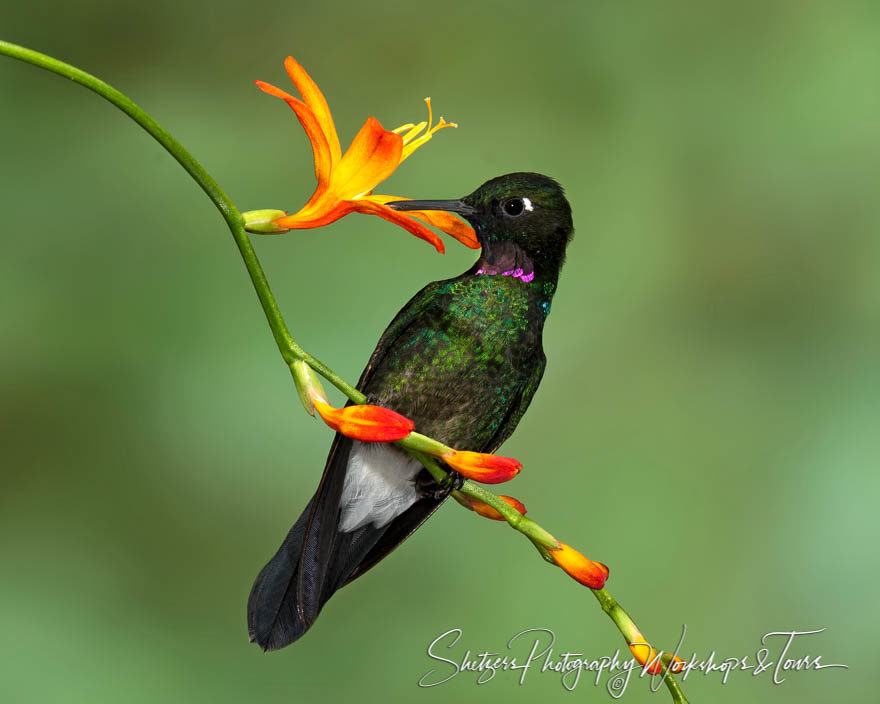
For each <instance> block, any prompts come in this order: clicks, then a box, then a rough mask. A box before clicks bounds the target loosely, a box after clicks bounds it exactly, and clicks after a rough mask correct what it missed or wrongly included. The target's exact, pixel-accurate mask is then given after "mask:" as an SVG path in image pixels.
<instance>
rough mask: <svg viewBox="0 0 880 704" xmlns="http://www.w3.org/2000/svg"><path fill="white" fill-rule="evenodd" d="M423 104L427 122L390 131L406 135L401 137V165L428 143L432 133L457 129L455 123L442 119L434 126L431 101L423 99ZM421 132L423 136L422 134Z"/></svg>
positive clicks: (410, 124) (402, 126)
mask: <svg viewBox="0 0 880 704" xmlns="http://www.w3.org/2000/svg"><path fill="white" fill-rule="evenodd" d="M425 104H426V105H427V106H428V121H427V122H420V123H419V124H417V125H413V124H412V123H409V124H406V125H401V126H400V127H398V128H397V129H396V130H392V131H393V132H394V133H396V134H400V133H401V132H403V131H404V130H406V134H404V135H403V152H402V153H401V155H400V161H401V163H403V161H404V160H405V159H406V158H407V157H408V156H409V155H410V154H412V153H413V152H414V151H415V150H416V149H418V148H419V147H421V146H422V145H423V144H424V143H425V142H427V141H429V140H430V139H431V137H433V136H434V133H435V132H437V131H438V130H442V129H443V128H444V127H458V125H457V124H456V123H455V122H446V120H444V119H443V118H442V117H441V118H440V120H439V122H438V123H437V124H436V125H435V124H434V111H433V109H432V108H431V99H430V98H425ZM426 128H427V129H426ZM423 131H424V134H422V132H423ZM420 135H421V136H420Z"/></svg>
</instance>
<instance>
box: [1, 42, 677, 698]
mask: <svg viewBox="0 0 880 704" xmlns="http://www.w3.org/2000/svg"><path fill="white" fill-rule="evenodd" d="M0 54H5V55H6V56H10V57H12V58H14V59H19V60H20V61H24V62H25V63H29V64H33V65H34V66H38V67H40V68H43V69H46V70H47V71H51V72H52V73H57V74H58V75H60V76H64V77H65V78H69V79H71V80H73V81H76V82H77V83H79V84H80V85H82V86H85V87H86V88H88V89H89V90H91V91H93V92H95V93H97V94H98V95H100V96H101V97H103V98H105V99H106V100H108V101H109V102H110V103H112V104H113V105H115V106H116V107H118V108H119V109H120V110H122V111H123V112H124V113H125V114H126V115H128V116H129V117H130V118H131V119H132V120H134V121H135V122H136V123H138V124H139V125H140V126H141V127H143V128H144V129H145V130H146V131H147V132H148V133H149V134H150V135H151V136H152V137H153V138H154V139H155V140H156V141H157V142H159V144H161V145H162V146H163V147H165V149H166V150H167V151H168V153H169V154H171V156H173V157H174V159H176V160H177V162H178V163H179V164H180V165H181V166H182V167H183V168H184V169H186V171H187V173H189V175H190V176H192V178H193V180H195V182H196V183H198V184H199V186H201V187H202V190H203V191H204V192H205V193H206V194H207V196H208V198H210V199H211V201H212V202H213V203H214V205H215V206H217V209H218V210H219V211H220V214H221V215H222V216H223V218H224V220H226V224H227V225H228V226H229V230H230V231H231V232H232V236H233V237H234V238H235V243H236V245H238V251H239V252H240V253H241V257H242V259H243V260H244V264H245V267H246V268H247V270H248V274H249V275H250V277H251V282H252V283H253V286H254V289H255V290H256V292H257V297H258V298H259V299H260V305H262V307H263V312H264V313H265V314H266V319H267V320H268V321H269V327H270V328H271V329H272V334H273V335H274V337H275V342H276V343H277V345H278V349H279V350H280V351H281V356H282V357H283V358H284V361H285V362H286V363H287V364H288V365H289V366H290V365H292V364H293V363H294V362H296V361H297V360H302V361H304V362H306V364H308V365H309V366H310V367H312V368H313V369H314V370H315V371H316V372H318V373H319V374H321V376H323V377H324V378H326V379H327V380H328V381H329V382H330V383H332V384H333V385H334V386H336V388H338V389H339V390H340V391H342V393H344V394H345V395H346V396H348V398H350V399H351V400H352V401H354V402H355V403H364V402H365V401H366V397H365V396H364V395H363V394H362V393H361V392H360V391H358V390H357V389H356V388H355V387H353V386H352V385H351V384H349V383H348V382H346V381H345V380H344V379H343V378H342V377H340V376H339V375H338V374H336V373H335V372H334V371H333V370H332V369H330V368H329V367H328V366H327V365H326V364H324V363H323V362H321V361H319V360H317V359H315V358H314V357H312V355H310V354H308V353H307V352H305V351H304V350H303V349H302V348H301V347H300V346H299V345H298V344H297V343H296V342H295V341H294V339H293V337H292V336H291V334H290V331H289V330H288V328H287V325H286V324H285V322H284V318H283V317H282V315H281V311H280V310H279V308H278V304H277V302H276V301H275V297H274V295H273V294H272V290H271V289H270V287H269V281H268V280H267V279H266V274H265V273H264V272H263V267H262V266H261V265H260V262H259V259H257V254H256V252H255V251H254V248H253V245H252V244H251V241H250V238H249V237H248V235H247V233H246V232H245V230H244V223H243V220H242V217H241V213H240V212H239V211H238V209H237V208H236V207H235V205H233V203H232V201H231V200H229V197H228V196H227V195H226V194H225V193H224V192H223V190H222V189H221V188H220V186H218V185H217V182H216V181H214V179H213V178H211V176H210V175H209V174H208V172H207V171H205V169H204V168H202V165H201V164H199V162H197V161H196V160H195V159H194V158H193V156H192V155H191V154H190V153H189V152H188V151H187V150H186V149H184V148H183V145H181V144H180V142H178V141H177V140H176V139H175V138H174V137H172V136H171V135H170V134H169V133H168V131H167V130H166V129H165V128H164V127H162V126H161V125H160V124H159V123H158V122H156V121H155V120H154V119H153V118H152V117H150V116H149V115H148V114H147V113H146V112H144V111H143V110H142V109H141V108H139V107H138V106H137V105H136V104H135V103H134V102H133V101H132V100H130V99H129V98H128V97H126V96H125V95H123V94H122V93H120V92H119V91H118V90H116V89H115V88H113V86H111V85H109V84H107V83H105V82H104V81H102V80H101V79H99V78H96V77H95V76H92V75H91V74H89V73H86V72H85V71H82V70H80V69H78V68H76V67H75V66H71V65H70V64H66V63H64V62H63V61H59V60H58V59H53V58H52V57H51V56H46V55H45V54H41V53H40V52H38V51H33V50H32V49H26V48H25V47H22V46H18V45H17V44H11V43H9V42H5V41H3V40H0ZM424 440H428V441H430V439H429V438H424ZM430 442H434V441H430ZM401 444H402V445H403V446H404V447H406V446H407V443H406V441H405V440H404V441H401ZM407 449H408V451H409V452H411V453H412V454H413V455H414V456H415V457H417V458H418V459H419V461H421V462H422V464H423V465H424V466H425V467H426V468H427V469H428V471H429V472H430V473H431V475H432V476H433V477H434V479H436V480H437V481H442V480H444V479H445V478H446V472H445V471H444V470H443V469H442V468H441V467H440V465H439V464H438V463H437V462H436V461H435V460H434V459H433V458H432V457H430V456H429V455H426V454H424V453H423V452H420V451H419V450H416V449H413V448H407ZM461 492H462V493H463V494H467V495H468V496H471V497H473V498H476V499H479V500H480V501H483V502H485V503H487V504H489V505H490V506H492V507H493V508H495V509H496V510H497V511H498V512H499V513H500V514H501V515H502V516H503V517H504V519H505V520H506V521H507V522H508V523H509V524H510V525H511V526H512V527H513V528H514V529H516V530H518V531H519V532H521V533H523V534H524V535H526V536H527V537H528V538H529V539H530V540H531V541H532V542H533V543H534V544H535V546H536V547H537V548H538V550H539V551H540V552H541V554H542V555H543V556H544V557H545V559H547V558H548V554H547V548H548V546H554V545H556V544H557V543H556V540H555V538H553V536H552V535H550V533H548V532H547V531H546V530H544V529H543V528H541V526H539V525H538V524H537V523H535V522H534V521H533V520H532V519H530V518H525V517H524V516H523V515H522V514H520V513H519V512H518V511H517V510H516V509H514V508H513V507H511V506H510V505H509V504H508V503H506V502H505V501H502V500H501V499H500V498H499V497H498V496H497V495H496V494H494V493H492V492H491V491H489V490H487V489H485V488H484V487H482V486H480V485H478V484H475V483H474V482H472V481H470V480H468V481H466V482H465V483H464V485H463V486H462V488H461ZM550 561H551V562H552V559H550ZM592 591H593V594H594V595H595V596H596V599H598V600H599V603H600V604H601V605H602V609H603V611H605V613H607V614H608V615H609V617H611V620H612V621H614V623H615V625H616V626H617V627H618V629H619V630H620V632H621V633H622V634H623V636H624V638H627V642H628V643H629V642H632V641H633V636H634V634H635V633H638V629H637V628H636V625H635V623H634V622H633V620H632V619H631V618H630V617H629V615H628V614H627V613H626V612H625V611H624V610H623V608H622V607H621V606H620V605H619V604H618V603H617V602H616V601H615V600H614V598H613V597H612V596H611V595H610V594H609V593H608V592H607V591H606V590H605V589H594V590H592ZM665 664H668V660H667V663H665ZM665 664H664V665H665ZM664 679H665V681H666V684H667V686H668V687H669V691H670V693H671V694H672V699H673V701H675V702H680V703H682V704H687V699H686V698H685V696H684V693H683V692H682V691H681V688H680V687H679V685H678V682H676V681H675V680H674V679H673V678H672V677H671V676H670V675H669V673H668V672H667V670H666V667H665V666H664Z"/></svg>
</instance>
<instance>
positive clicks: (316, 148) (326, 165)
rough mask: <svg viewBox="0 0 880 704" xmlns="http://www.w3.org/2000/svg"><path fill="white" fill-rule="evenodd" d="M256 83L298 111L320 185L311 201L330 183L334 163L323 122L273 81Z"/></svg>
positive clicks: (297, 114)
mask: <svg viewBox="0 0 880 704" xmlns="http://www.w3.org/2000/svg"><path fill="white" fill-rule="evenodd" d="M255 83H256V84H257V87H258V88H259V89H260V90H262V91H264V92H266V93H268V94H269V95H274V96H275V97H276V98H281V99H282V100H283V101H284V102H285V103H287V104H288V105H289V106H290V108H291V110H293V112H294V113H296V117H297V119H298V120H299V124H301V125H302V128H303V129H304V130H305V133H306V136H307V137H308V138H309V142H311V144H312V155H313V156H314V159H315V178H316V179H317V180H318V186H317V187H316V188H315V193H314V194H313V195H312V197H311V199H310V200H309V202H310V203H311V202H312V201H314V200H315V199H316V198H317V197H319V196H320V195H321V194H323V193H324V191H326V190H327V187H328V186H329V185H330V169H331V166H332V164H333V161H332V157H331V153H330V146H329V144H328V143H327V137H326V136H325V135H324V130H323V128H322V127H321V123H320V122H319V121H318V118H317V116H316V115H315V113H314V112H313V111H312V109H311V108H310V107H309V106H308V105H306V104H305V103H304V102H303V101H302V100H300V99H299V98H294V97H293V96H292V95H290V94H289V93H285V92H284V91H283V90H281V89H280V88H276V87H275V86H273V85H272V84H271V83H265V82H264V81H255Z"/></svg>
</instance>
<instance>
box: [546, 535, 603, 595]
mask: <svg viewBox="0 0 880 704" xmlns="http://www.w3.org/2000/svg"><path fill="white" fill-rule="evenodd" d="M550 557H552V558H553V561H554V562H555V563H556V564H557V565H559V566H560V567H561V568H562V569H563V570H565V572H566V573H567V574H568V575H569V576H570V577H572V578H573V579H575V580H576V581H578V582H580V583H581V584H583V585H584V586H585V587H589V588H590V589H601V588H602V587H603V586H605V580H606V579H608V568H607V567H606V566H605V565H603V564H602V563H601V562H594V561H593V560H590V559H589V558H587V557H585V556H584V555H582V554H581V553H579V552H578V551H577V550H575V549H574V548H573V547H571V546H570V545H566V544H565V543H559V548H558V549H556V550H550Z"/></svg>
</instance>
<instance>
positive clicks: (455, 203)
mask: <svg viewBox="0 0 880 704" xmlns="http://www.w3.org/2000/svg"><path fill="white" fill-rule="evenodd" d="M385 205H387V206H388V207H389V208H394V210H445V211H447V212H449V213H457V214H458V215H464V216H465V217H466V216H468V215H473V214H474V213H475V212H477V211H476V208H474V207H473V206H471V205H468V204H467V203H465V202H464V201H463V200H393V201H391V202H390V203H386V204H385Z"/></svg>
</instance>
